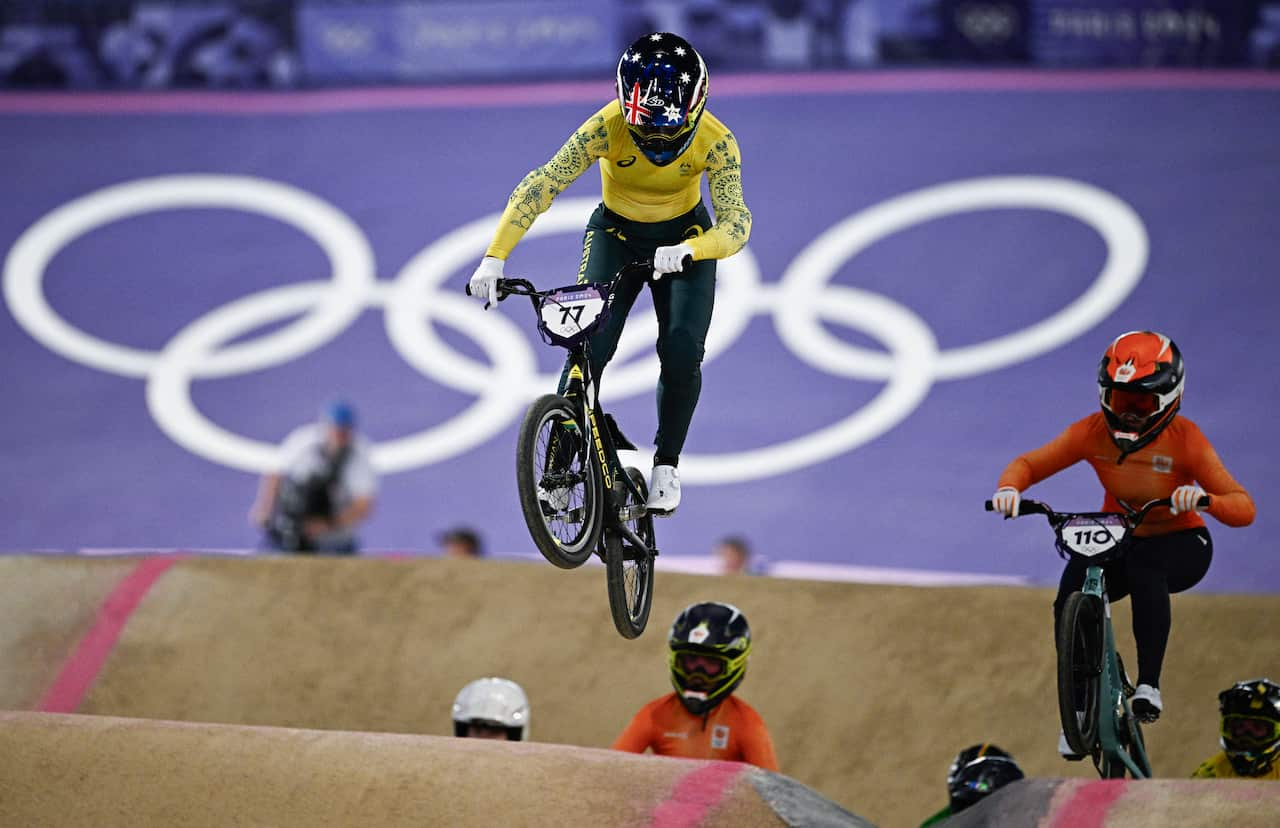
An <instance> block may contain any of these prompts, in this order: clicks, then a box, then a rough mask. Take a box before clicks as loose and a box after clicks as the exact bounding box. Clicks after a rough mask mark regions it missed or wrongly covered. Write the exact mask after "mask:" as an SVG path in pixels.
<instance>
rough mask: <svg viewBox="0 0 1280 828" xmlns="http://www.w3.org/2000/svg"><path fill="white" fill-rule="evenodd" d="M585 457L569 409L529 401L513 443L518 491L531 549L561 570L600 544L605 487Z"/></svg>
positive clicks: (559, 403)
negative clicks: (514, 445)
mask: <svg viewBox="0 0 1280 828" xmlns="http://www.w3.org/2000/svg"><path fill="white" fill-rule="evenodd" d="M589 451H590V446H589V445H588V442H587V439H586V437H585V435H584V432H583V430H582V427H581V425H580V424H579V422H578V417H577V412H576V408H575V406H574V405H573V403H571V402H570V401H569V400H567V399H565V398H564V397H561V396H559V395H558V394H545V395H543V396H541V397H539V398H538V399H536V400H534V401H533V404H532V405H530V406H529V410H528V411H526V412H525V415H524V421H523V422H521V424H520V438H519V440H518V442H517V443H516V488H517V489H519V491H520V509H521V511H522V512H524V522H525V524H527V525H528V527H529V535H530V536H531V537H532V538H533V543H534V545H535V546H537V547H538V551H539V552H541V553H542V556H543V557H544V558H546V559H547V560H549V561H551V563H553V564H555V565H556V566H558V567H560V568H561V569H573V568H575V567H579V566H582V565H583V564H584V563H586V562H587V559H588V558H590V557H591V553H592V551H593V550H594V549H595V547H596V543H597V542H598V541H599V539H600V527H601V514H602V513H601V509H600V504H601V503H602V502H603V500H602V498H603V491H602V486H603V484H602V483H601V482H600V470H599V467H598V466H596V464H595V462H594V460H593V458H592V457H591V456H590V453H589Z"/></svg>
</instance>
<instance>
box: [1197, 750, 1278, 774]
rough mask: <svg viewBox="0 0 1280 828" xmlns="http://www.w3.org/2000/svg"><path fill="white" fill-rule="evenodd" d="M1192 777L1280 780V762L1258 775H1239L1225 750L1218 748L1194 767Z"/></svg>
mask: <svg viewBox="0 0 1280 828" xmlns="http://www.w3.org/2000/svg"><path fill="white" fill-rule="evenodd" d="M1191 778H1192V779H1274V780H1277V781H1280V763H1273V764H1272V765H1271V767H1270V768H1268V769H1267V772H1266V773H1263V774H1260V775H1258V776H1241V775H1240V774H1238V773H1236V769H1235V768H1233V767H1231V760H1230V759H1228V758H1227V752H1226V751H1225V750H1220V751H1218V752H1217V753H1216V754H1214V755H1213V756H1212V757H1210V758H1209V759H1207V760H1205V762H1204V763H1203V764H1201V765H1200V767H1198V768H1196V772H1195V773H1193V774H1191Z"/></svg>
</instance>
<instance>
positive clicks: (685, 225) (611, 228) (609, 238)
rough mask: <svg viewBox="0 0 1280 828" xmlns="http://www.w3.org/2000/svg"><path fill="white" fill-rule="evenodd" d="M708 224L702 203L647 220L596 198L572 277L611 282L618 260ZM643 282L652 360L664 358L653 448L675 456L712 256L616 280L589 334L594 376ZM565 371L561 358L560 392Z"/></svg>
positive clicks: (696, 369) (693, 394) (707, 307)
mask: <svg viewBox="0 0 1280 828" xmlns="http://www.w3.org/2000/svg"><path fill="white" fill-rule="evenodd" d="M710 226H711V216H710V214H709V213H708V212H707V208H706V207H704V206H703V205H702V204H701V203H699V204H698V206H696V207H694V208H693V209H692V210H690V211H689V212H688V213H685V214H684V215H682V216H678V217H677V218H674V219H671V220H669V221H660V222H653V223H645V222H638V221H631V220H630V219H626V218H623V217H622V216H620V215H618V214H617V213H614V212H613V211H612V210H609V209H608V208H606V207H605V206H604V205H603V204H602V205H600V206H599V207H597V208H596V211H595V212H594V213H592V215H591V220H590V221H589V222H588V223H587V229H586V232H585V233H584V234H583V239H582V265H581V267H580V268H579V270H578V282H579V283H580V284H582V283H586V282H593V283H598V282H609V281H611V280H612V279H613V277H614V276H615V275H617V273H618V271H619V270H621V269H622V267H623V266H625V265H628V264H631V263H632V262H636V261H641V260H647V259H652V258H653V252H654V250H656V249H657V248H659V247H663V246H667V245H674V244H680V243H681V242H683V241H685V240H687V239H691V238H694V237H696V236H699V235H701V234H702V233H703V232H704V231H705V230H706V229H707V228H709V227H710ZM646 284H647V285H648V286H649V293H650V294H651V295H652V296H653V308H654V311H655V312H656V314H657V317H658V359H659V360H660V361H661V364H662V370H661V374H660V376H659V379H658V432H657V434H656V435H655V436H654V445H655V447H656V452H655V454H656V457H658V458H663V459H668V460H674V459H675V458H678V457H679V456H680V452H681V450H682V449H683V448H684V441H685V437H686V436H687V435H688V433H689V424H690V423H691V422H692V421H693V411H694V409H695V408H696V407H697V405H698V396H699V394H700V393H701V392H702V357H703V353H704V351H705V345H706V339H707V330H708V328H710V326H711V311H712V309H713V307H714V305H715V295H716V262H715V260H714V259H708V260H704V261H697V262H694V263H693V265H692V266H691V267H688V268H686V269H685V271H684V272H683V273H668V274H665V275H663V277H662V278H661V279H659V280H657V281H653V280H650V279H648V278H647V275H646V274H639V275H637V276H636V277H635V278H631V279H627V280H625V281H624V283H623V284H621V285H619V286H618V288H617V289H616V291H615V293H614V295H613V305H612V310H611V313H610V316H609V319H608V321H607V322H605V324H604V325H603V326H602V327H601V328H600V330H598V331H596V332H595V334H594V335H593V336H592V337H591V340H590V348H591V370H592V372H593V373H594V374H595V376H596V377H597V378H599V377H600V376H601V373H602V372H603V371H604V367H605V366H606V365H608V364H609V360H610V359H612V358H613V354H614V351H615V350H617V347H618V339H619V338H620V337H621V336H622V328H623V326H624V324H625V323H626V321H627V314H628V313H629V312H630V311H631V306H632V305H633V304H635V301H636V298H637V297H638V296H639V295H640V290H641V288H642V287H643V286H644V285H646ZM568 375H569V369H568V365H567V364H566V366H565V370H564V373H563V374H562V375H561V378H560V392H561V393H563V392H564V390H565V387H566V386H567V385H568Z"/></svg>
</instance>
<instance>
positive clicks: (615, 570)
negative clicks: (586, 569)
mask: <svg viewBox="0 0 1280 828" xmlns="http://www.w3.org/2000/svg"><path fill="white" fill-rule="evenodd" d="M627 476H628V477H630V478H631V483H632V485H634V486H635V487H636V491H638V492H639V493H640V500H639V501H638V502H637V501H636V499H635V496H634V495H632V494H631V492H630V491H629V490H628V492H627V497H626V503H625V504H624V505H625V506H627V507H634V506H638V505H643V504H644V502H645V499H646V498H647V497H648V494H649V492H648V488H647V487H646V486H645V483H644V475H643V474H641V473H640V471H639V470H638V469H633V468H628V469H627ZM627 528H629V529H630V530H631V531H632V532H634V533H635V534H636V535H637V536H638V537H639V538H640V540H642V541H644V544H645V548H643V549H637V548H636V547H635V545H634V544H632V543H631V541H629V540H627V539H625V538H624V537H623V536H622V535H620V534H619V533H617V532H615V531H611V530H605V533H604V565H605V570H606V574H607V576H608V584H609V611H610V612H612V613H613V626H614V627H616V628H617V630H618V633H619V634H620V635H621V636H622V637H623V638H636V637H637V636H639V635H640V633H642V632H644V628H645V626H646V625H647V624H648V623H649V608H650V607H651V606H652V604H653V545H654V540H653V516H652V515H649V514H645V515H644V516H643V517H639V518H635V519H634V520H630V521H627Z"/></svg>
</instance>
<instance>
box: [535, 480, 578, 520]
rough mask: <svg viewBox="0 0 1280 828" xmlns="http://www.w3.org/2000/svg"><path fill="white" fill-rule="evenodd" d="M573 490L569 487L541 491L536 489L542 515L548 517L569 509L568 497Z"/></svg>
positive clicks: (541, 489)
mask: <svg viewBox="0 0 1280 828" xmlns="http://www.w3.org/2000/svg"><path fill="white" fill-rule="evenodd" d="M572 494H573V489H571V488H569V487H567V486H566V487H563V488H559V487H557V488H554V489H550V490H548V489H543V488H541V487H539V488H538V502H540V503H541V504H542V513H543V514H544V515H547V516H548V517H550V516H551V515H555V514H559V513H560V512H563V511H564V510H565V509H568V508H569V497H570V495H572Z"/></svg>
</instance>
